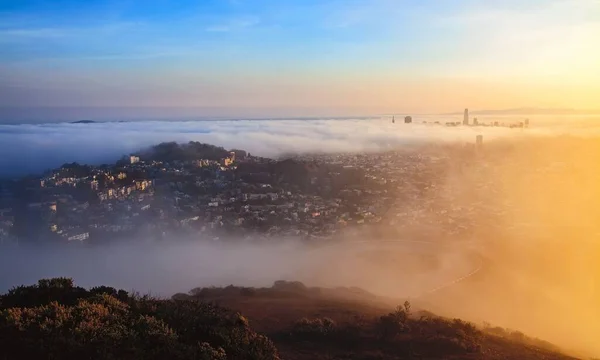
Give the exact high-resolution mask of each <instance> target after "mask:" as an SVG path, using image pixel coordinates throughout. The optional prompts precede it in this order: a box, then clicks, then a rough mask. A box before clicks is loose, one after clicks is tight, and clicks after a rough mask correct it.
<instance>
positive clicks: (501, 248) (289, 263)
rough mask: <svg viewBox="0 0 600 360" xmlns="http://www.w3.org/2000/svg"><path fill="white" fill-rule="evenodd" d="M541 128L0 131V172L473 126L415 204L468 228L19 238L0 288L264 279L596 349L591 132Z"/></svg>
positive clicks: (599, 210) (599, 162) (596, 169)
mask: <svg viewBox="0 0 600 360" xmlns="http://www.w3.org/2000/svg"><path fill="white" fill-rule="evenodd" d="M538 120H539V124H542V119H538ZM544 124H545V125H544V126H542V125H540V126H539V127H537V128H536V126H538V123H536V122H535V121H533V120H532V128H531V129H523V130H521V129H507V128H447V127H444V126H435V125H429V124H427V125H426V124H421V123H418V124H413V125H405V124H399V123H398V122H397V123H396V124H394V125H392V124H391V122H390V121H389V119H381V120H347V121H341V120H336V121H333V120H331V121H327V120H312V121H237V122H224V121H218V122H189V123H187V122H178V123H169V122H152V123H150V122H135V123H107V124H78V125H75V124H53V125H19V126H12V127H11V126H3V127H2V130H0V137H1V139H0V141H1V142H2V144H3V146H2V148H1V150H0V159H1V160H0V162H1V163H0V167H1V168H2V169H6V168H10V167H12V166H17V165H19V166H21V165H26V166H27V167H28V169H35V168H36V167H38V166H41V164H44V166H46V167H50V166H53V161H55V162H58V163H62V162H67V161H81V162H89V161H104V160H103V159H104V158H106V160H107V161H108V160H111V159H112V160H116V158H117V157H118V156H119V155H121V154H122V153H126V152H128V151H133V150H136V149H139V148H140V147H143V146H146V145H151V144H154V143H157V142H162V141H170V140H176V141H187V140H197V141H202V142H208V143H212V144H215V145H221V146H225V147H228V148H234V147H235V148H242V149H246V150H249V151H250V152H252V153H256V154H259V155H265V156H275V155H277V154H281V153H286V152H302V151H311V152H314V151H329V152H333V151H363V150H370V151H376V150H378V149H383V148H387V146H388V145H390V146H392V147H401V145H402V144H406V143H411V142H413V141H415V142H423V141H446V142H448V143H452V142H458V143H462V142H464V141H469V142H473V139H474V137H475V134H479V133H482V134H484V139H485V142H484V147H485V150H484V151H483V152H482V155H480V156H479V157H473V158H470V160H468V161H465V160H464V159H463V160H456V163H455V164H453V165H454V166H450V167H448V171H447V172H446V173H443V174H440V178H441V180H440V182H441V184H437V185H438V186H437V187H436V188H435V189H430V190H429V192H428V193H426V195H424V196H425V197H424V198H422V199H421V198H420V199H416V200H415V201H416V202H426V201H428V200H431V199H434V198H435V199H436V201H437V202H436V203H435V204H436V205H435V206H445V205H447V206H448V208H454V209H458V211H464V212H470V211H471V210H473V209H475V210H476V211H475V210H473V212H472V214H473V215H469V216H470V217H471V218H470V220H471V221H470V223H471V224H472V227H471V228H470V229H469V231H468V232H467V233H465V234H462V235H461V236H460V237H458V236H454V237H453V236H449V235H448V234H445V233H444V229H443V227H442V226H441V225H440V229H437V231H430V232H425V231H424V230H423V228H421V227H419V224H416V225H415V226H413V227H410V228H406V230H403V231H404V232H403V233H402V235H401V236H399V237H397V238H395V239H385V240H393V241H386V242H384V243H381V242H377V240H382V237H381V236H380V235H374V234H375V233H369V232H365V233H362V234H359V235H356V234H355V235H353V236H348V237H347V238H343V236H342V239H341V240H339V241H340V242H339V243H335V244H332V245H328V246H325V244H317V245H315V244H313V245H310V246H309V245H306V244H303V243H300V242H299V241H296V240H294V239H271V242H270V243H261V244H250V243H240V242H238V241H233V240H235V239H232V241H223V242H222V243H214V242H210V241H204V240H203V239H187V241H182V242H181V241H180V242H177V243H176V242H175V241H173V242H172V243H171V244H148V243H144V244H140V243H137V242H135V241H134V242H132V243H128V244H122V245H107V246H86V244H78V246H74V247H73V246H71V247H56V248H53V249H43V248H28V247H25V246H23V245H21V246H20V247H18V248H10V247H5V248H2V250H1V254H0V290H3V291H4V290H6V289H8V288H9V287H11V286H14V285H17V284H23V283H25V284H27V283H34V282H35V281H37V280H38V279H39V278H41V277H52V276H68V277H73V278H74V279H75V280H76V282H77V283H78V284H80V285H83V286H93V285H99V284H104V285H111V286H115V287H119V288H124V289H127V290H136V291H139V292H142V293H147V292H151V293H153V294H158V295H161V296H169V295H171V294H173V293H175V292H186V291H189V290H191V289H192V288H194V287H198V286H225V285H229V284H234V285H241V286H270V285H271V284H272V283H273V282H274V281H276V280H299V281H303V282H305V283H306V284H307V285H309V286H328V287H329V286H331V287H333V286H357V287H361V288H363V289H365V290H367V291H371V292H373V293H374V294H376V295H382V296H386V297H394V298H398V301H403V299H406V298H410V299H415V301H416V304H419V303H421V304H424V305H425V306H426V307H427V309H428V310H431V311H434V312H436V313H439V314H441V315H446V316H456V317H461V318H465V319H467V320H472V321H475V322H478V323H480V324H481V323H482V322H483V321H486V322H489V323H491V324H493V325H499V326H503V327H508V328H511V329H517V330H520V331H523V332H524V333H526V334H528V335H532V336H537V337H540V338H542V339H545V340H548V341H550V342H553V343H555V344H557V345H559V346H562V347H563V348H565V349H566V350H569V351H573V352H575V353H577V354H585V355H595V356H598V355H600V344H599V343H598V342H597V334H599V333H600V311H599V309H598V304H599V303H600V290H599V288H600V267H599V266H598V256H599V254H600V221H599V217H598V214H600V188H599V187H598V184H600V137H598V136H597V135H598V133H597V129H598V126H599V123H598V120H593V119H587V120H586V121H581V122H574V124H576V126H575V125H573V126H566V125H561V126H558V125H556V123H553V122H552V121H550V120H548V121H546V122H545V123H544ZM242 134H243V136H241V135H242ZM582 134H584V135H585V136H580V135H582ZM552 135H569V136H552ZM5 144H7V145H8V146H5ZM19 149H21V151H18V150H19ZM435 151H441V152H447V151H448V149H447V148H445V147H439V148H437V150H435ZM13 154H14V155H13ZM40 154H41V155H40ZM441 155H445V156H448V157H449V158H452V156H454V155H453V154H448V153H442V154H441ZM451 160H452V159H451ZM407 186H408V185H407ZM444 201H445V202H446V203H444ZM411 204H412V203H411ZM411 206H412V205H411ZM410 210H411V209H408V211H410ZM433 210H439V209H435V208H434V209H433ZM437 215H438V216H439V217H436V218H435V219H432V222H435V221H438V222H443V221H445V217H446V216H445V215H444V214H443V213H442V214H437ZM426 220H428V219H426ZM416 239H418V240H419V241H416ZM423 239H424V240H423ZM139 240H140V241H142V239H139ZM172 240H181V239H172ZM365 242H366V243H365ZM175 243H176V244H175ZM79 245H81V246H79ZM448 285H452V286H448ZM432 290H436V291H434V292H432Z"/></svg>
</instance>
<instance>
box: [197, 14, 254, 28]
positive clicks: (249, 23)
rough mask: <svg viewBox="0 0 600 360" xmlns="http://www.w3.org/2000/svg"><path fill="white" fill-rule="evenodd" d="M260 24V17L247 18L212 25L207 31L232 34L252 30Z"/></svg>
mask: <svg viewBox="0 0 600 360" xmlns="http://www.w3.org/2000/svg"><path fill="white" fill-rule="evenodd" d="M258 24H260V19H259V18H258V17H256V16H246V17H239V18H235V19H230V20H227V21H224V22H222V23H218V24H213V25H210V26H208V27H207V28H206V29H205V30H206V31H208V32H231V31H237V30H243V29H247V28H251V27H254V26H256V25H258Z"/></svg>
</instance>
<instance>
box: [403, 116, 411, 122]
mask: <svg viewBox="0 0 600 360" xmlns="http://www.w3.org/2000/svg"><path fill="white" fill-rule="evenodd" d="M404 123H405V124H410V123H412V116H407V117H405V118H404Z"/></svg>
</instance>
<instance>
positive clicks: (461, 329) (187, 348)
mask: <svg viewBox="0 0 600 360" xmlns="http://www.w3.org/2000/svg"><path fill="white" fill-rule="evenodd" d="M242 314H244V315H242ZM25 355H27V356H31V357H34V358H38V359H44V358H53V357H56V356H60V358H63V359H76V358H89V359H108V358H111V359H114V358H118V359H141V358H144V359H161V358H174V359H192V358H194V359H280V358H283V359H292V360H294V359H298V360H301V359H407V358H421V359H425V358H426V359H509V358H510V359H517V358H518V359H525V360H527V359H557V360H558V359H571V358H570V357H568V356H565V355H562V354H560V353H559V352H558V349H557V348H555V347H553V346H552V345H551V344H548V343H546V342H543V341H540V340H537V339H531V338H528V337H526V336H525V335H523V334H522V333H519V332H510V331H507V330H505V329H501V328H492V327H486V328H478V327H476V326H475V325H473V324H471V323H468V322H465V321H461V320H458V319H445V318H442V317H438V316H435V315H434V314H431V313H428V312H426V311H422V310H418V309H413V308H412V306H411V304H410V303H409V302H405V303H404V304H402V305H400V306H397V307H396V308H394V307H393V306H391V305H390V300H389V299H380V298H377V297H376V296H374V295H372V294H369V293H368V292H366V291H364V290H361V289H358V288H336V289H325V288H314V287H313V288H311V287H307V286H305V285H304V284H302V283H299V282H286V281H278V282H275V284H274V285H273V286H272V287H270V288H242V287H234V286H228V287H225V288H197V289H193V290H192V291H190V293H189V294H176V295H175V296H173V298H172V299H171V300H161V299H153V298H150V297H147V296H146V297H140V296H137V295H135V294H133V295H132V294H128V293H127V292H125V291H123V290H116V289H113V288H110V287H96V288H92V289H90V290H86V289H83V288H80V287H77V286H75V285H74V284H73V282H72V281H71V280H70V279H51V280H40V282H39V283H38V284H37V285H32V286H21V287H18V288H15V289H13V290H11V291H10V292H9V293H8V294H5V295H3V296H1V297H0V357H1V358H3V359H7V360H8V359H17V358H22V357H23V356H25Z"/></svg>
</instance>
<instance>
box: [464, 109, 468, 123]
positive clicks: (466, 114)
mask: <svg viewBox="0 0 600 360" xmlns="http://www.w3.org/2000/svg"><path fill="white" fill-rule="evenodd" d="M463 125H469V109H465V115H464V117H463Z"/></svg>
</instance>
